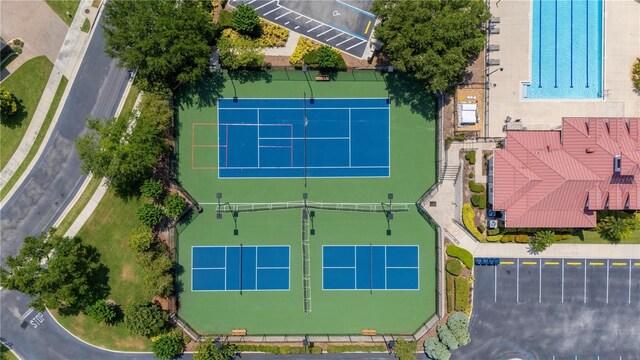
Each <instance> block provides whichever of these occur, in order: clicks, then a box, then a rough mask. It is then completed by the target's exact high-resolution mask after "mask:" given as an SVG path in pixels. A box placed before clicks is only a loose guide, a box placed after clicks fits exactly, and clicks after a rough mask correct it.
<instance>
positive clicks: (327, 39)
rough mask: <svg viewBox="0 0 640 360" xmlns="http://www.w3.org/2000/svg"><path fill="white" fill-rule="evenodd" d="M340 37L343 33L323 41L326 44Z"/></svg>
mask: <svg viewBox="0 0 640 360" xmlns="http://www.w3.org/2000/svg"><path fill="white" fill-rule="evenodd" d="M340 35H344V33H343V32H341V33H339V34H338V35H336V36H334V37H332V38H330V39H327V40H325V41H326V42H329V41H331V40H333V39H335V38H337V37H338V36H340Z"/></svg>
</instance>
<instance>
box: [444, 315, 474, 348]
mask: <svg viewBox="0 0 640 360" xmlns="http://www.w3.org/2000/svg"><path fill="white" fill-rule="evenodd" d="M447 326H449V329H450V330H451V333H453V335H454V336H455V337H456V340H458V344H460V346H464V345H467V344H468V343H469V341H471V337H470V336H469V318H468V317H467V315H465V314H464V313H461V312H454V313H453V314H451V316H449V318H448V319H447Z"/></svg>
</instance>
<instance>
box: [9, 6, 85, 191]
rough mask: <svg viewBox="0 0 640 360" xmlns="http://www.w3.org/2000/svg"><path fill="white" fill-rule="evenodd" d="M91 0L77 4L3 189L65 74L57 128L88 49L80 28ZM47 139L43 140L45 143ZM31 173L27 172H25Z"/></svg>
mask: <svg viewBox="0 0 640 360" xmlns="http://www.w3.org/2000/svg"><path fill="white" fill-rule="evenodd" d="M91 2H92V1H91V0H81V1H80V6H78V11H77V12H76V16H75V17H74V18H73V23H72V24H71V27H69V31H68V32H67V36H66V37H65V39H64V43H63V44H62V48H61V49H60V52H59V54H58V58H57V59H56V61H55V63H54V65H53V71H52V72H51V75H50V76H49V81H48V82H47V85H46V87H45V89H44V92H43V93H42V97H41V98H40V102H39V103H38V107H37V108H36V111H35V113H34V114H33V118H32V119H31V123H30V124H29V127H28V128H27V131H26V132H25V134H24V137H23V138H22V141H21V142H20V145H19V146H18V149H17V150H16V152H15V153H14V154H13V155H12V156H11V159H10V160H9V162H8V163H7V165H6V166H5V167H4V168H3V169H2V171H1V172H0V189H2V188H3V187H4V186H5V185H6V184H7V182H8V181H9V179H11V177H12V176H13V174H15V172H16V171H17V170H18V168H19V167H20V164H22V162H23V161H24V159H25V158H26V156H27V154H28V153H29V151H30V150H31V147H32V146H33V144H34V142H35V140H36V138H37V136H38V133H39V132H40V128H41V127H42V124H43V122H44V119H45V117H46V116H47V112H48V111H49V108H50V107H51V103H52V102H53V98H54V96H55V93H56V90H57V89H58V85H60V81H61V80H62V76H63V75H64V76H66V77H67V78H68V79H69V83H68V85H67V88H66V89H65V92H64V94H63V96H62V99H61V101H60V104H59V105H58V109H57V111H56V114H55V116H54V118H53V121H52V124H51V126H50V129H53V128H54V127H55V124H56V122H57V121H58V117H59V116H60V112H61V110H62V108H63V107H64V103H65V100H66V98H67V96H68V93H69V89H70V88H71V85H72V84H73V78H74V74H75V71H76V70H77V68H78V66H79V65H80V63H81V60H82V54H83V51H84V49H85V46H84V45H85V44H86V40H87V39H88V37H89V34H86V33H83V32H81V31H80V27H81V25H82V23H83V22H84V19H85V16H84V9H85V8H87V7H90V6H91ZM46 141H47V139H45V140H44V141H43V144H45V143H46ZM37 160H38V159H37V158H34V159H33V161H32V163H35V161H37ZM25 173H28V171H25ZM20 183H21V181H18V182H17V183H16V184H15V185H14V188H17V187H18V186H19V185H20ZM10 197H11V193H9V194H7V196H6V197H5V199H9V198H10Z"/></svg>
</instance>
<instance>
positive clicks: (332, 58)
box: [316, 45, 340, 71]
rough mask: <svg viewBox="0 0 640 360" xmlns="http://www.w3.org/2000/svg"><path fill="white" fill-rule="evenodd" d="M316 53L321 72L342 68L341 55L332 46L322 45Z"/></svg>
mask: <svg viewBox="0 0 640 360" xmlns="http://www.w3.org/2000/svg"><path fill="white" fill-rule="evenodd" d="M316 51H317V54H316V56H317V59H318V68H320V70H321V71H329V70H335V69H337V68H338V66H340V60H339V59H338V57H339V56H340V55H339V54H338V53H336V52H335V51H334V50H333V48H331V46H327V45H322V46H320V47H319V48H318V50H316Z"/></svg>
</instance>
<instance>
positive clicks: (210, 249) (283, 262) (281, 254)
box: [191, 246, 289, 291]
mask: <svg viewBox="0 0 640 360" xmlns="http://www.w3.org/2000/svg"><path fill="white" fill-rule="evenodd" d="M191 258H192V259H191V268H192V269H191V271H192V273H191V275H192V284H191V290H192V291H270V290H271V291H273V290H289V246H193V247H191Z"/></svg>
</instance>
